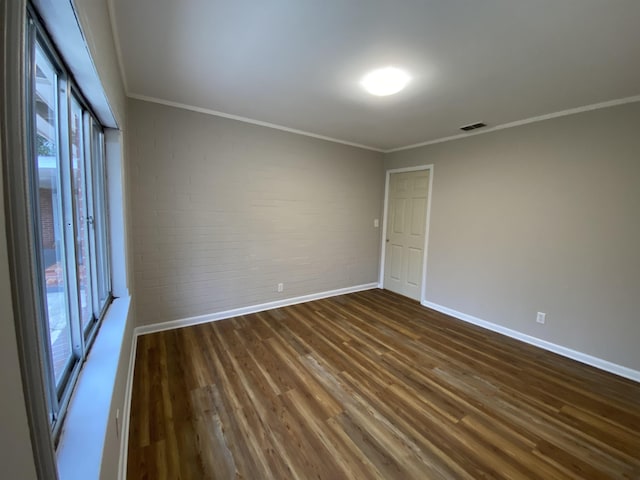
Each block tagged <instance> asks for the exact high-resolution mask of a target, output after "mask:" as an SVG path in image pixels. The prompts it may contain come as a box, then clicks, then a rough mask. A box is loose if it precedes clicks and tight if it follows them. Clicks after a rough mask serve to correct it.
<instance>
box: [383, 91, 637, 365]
mask: <svg viewBox="0 0 640 480" xmlns="http://www.w3.org/2000/svg"><path fill="white" fill-rule="evenodd" d="M638 125H640V103H634V104H628V105H624V106H619V107H614V108H607V109H602V110H597V111H591V112H586V113H581V114H577V115H571V116H566V117H562V118H557V119H553V120H547V121H544V122H539V123H533V124H529V125H525V126H521V127H517V128H511V129H507V130H502V131H497V132H491V133H487V134H483V135H478V136H473V137H469V138H467V139H463V140H457V141H451V142H446V143H441V144H435V145H431V146H427V147H422V148H416V149H412V150H406V151H401V152H396V153H393V154H390V155H387V157H386V159H385V166H386V168H399V167H406V166H411V165H418V164H434V165H435V168H434V176H433V192H432V209H431V229H430V238H429V252H428V267H427V284H426V294H427V300H428V301H430V302H433V303H436V304H439V305H442V306H444V307H448V308H451V309H454V310H457V311H459V312H462V313H465V314H468V315H473V316H475V317H479V318H481V319H483V320H486V321H489V322H493V323H497V324H499V325H502V326H504V327H508V328H511V329H513V330H517V331H519V332H522V333H525V334H528V335H532V336H534V337H537V338H540V339H543V340H547V341H550V342H552V343H555V344H558V345H562V346H565V347H568V348H571V349H573V350H577V351H580V352H583V353H587V354H590V355H593V356H595V357H598V358H601V359H604V360H608V361H611V362H614V363H617V364H619V365H623V366H626V367H629V368H632V369H635V370H640V348H638V340H639V339H640V317H639V316H638V312H639V311H640V276H639V275H638V272H640V249H639V248H638V247H639V246H640V186H639V181H640V136H639V135H638V131H637V129H638ZM537 311H542V312H546V313H547V322H546V324H545V325H539V324H537V323H536V322H535V316H536V312H537Z"/></svg>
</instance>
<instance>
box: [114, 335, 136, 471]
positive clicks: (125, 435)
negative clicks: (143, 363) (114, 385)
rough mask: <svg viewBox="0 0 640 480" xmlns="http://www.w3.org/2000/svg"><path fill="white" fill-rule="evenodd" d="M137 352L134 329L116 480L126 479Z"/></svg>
mask: <svg viewBox="0 0 640 480" xmlns="http://www.w3.org/2000/svg"><path fill="white" fill-rule="evenodd" d="M137 350H138V335H137V334H136V331H135V329H134V331H133V335H132V338H131V354H130V355H129V369H128V370H127V383H126V386H125V391H124V407H123V409H122V417H121V418H122V423H121V426H122V428H121V429H120V461H119V464H118V480H126V478H127V460H128V458H129V419H130V416H131V393H132V390H133V373H134V370H135V364H136V352H137Z"/></svg>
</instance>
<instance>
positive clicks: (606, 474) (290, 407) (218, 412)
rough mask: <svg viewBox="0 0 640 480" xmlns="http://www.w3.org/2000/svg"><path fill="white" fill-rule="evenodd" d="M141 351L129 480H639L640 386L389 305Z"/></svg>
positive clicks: (301, 315)
mask: <svg viewBox="0 0 640 480" xmlns="http://www.w3.org/2000/svg"><path fill="white" fill-rule="evenodd" d="M138 342H139V343H138V350H137V357H136V366H135V377H134V385H133V393H132V410H131V423H130V435H129V457H128V462H129V463H128V478H129V479H130V480H137V479H149V480H162V479H171V480H173V479H182V480H186V479H199V480H200V479H214V478H215V479H218V478H220V479H229V478H244V479H270V478H273V479H331V480H336V479H343V478H345V479H346V478H353V479H370V478H371V479H403V480H404V479H453V478H455V479H457V478H460V479H481V478H510V479H520V478H522V479H544V480H549V479H556V478H557V479H564V478H567V479H605V478H606V479H625V478H631V479H640V384H638V383H634V382H632V381H628V380H625V379H623V378H620V377H616V376H614V375H611V374H607V373H604V372H601V371H599V370H596V369H594V368H591V367H588V366H585V365H582V364H579V363H577V362H574V361H572V360H568V359H566V358H562V357H559V356H557V355H554V354H552V353H549V352H545V351H543V350H540V349H537V348H535V347H532V346H529V345H526V344H523V343H520V342H518V341H515V340H512V339H509V338H507V337H503V336H501V335H498V334H495V333H492V332H489V331H486V330H483V329H481V328H478V327H475V326H472V325H468V324H465V323H463V322H460V321H458V320H454V319H451V318H449V317H447V316H445V315H442V314H440V313H437V312H434V311H431V310H428V309H425V308H423V307H421V306H420V305H419V304H418V303H416V302H413V301H411V300H408V299H405V298H403V297H401V296H398V295H395V294H393V293H390V292H387V291H383V290H370V291H366V292H361V293H355V294H351V295H345V296H340V297H333V298H329V299H325V300H319V301H315V302H310V303H306V304H300V305H295V306H291V307H285V308H280V309H277V310H271V311H267V312H262V313H257V314H253V315H246V316H241V317H237V318H233V319H229V320H224V321H220V322H215V323H209V324H204V325H199V326H194V327H188V328H183V329H179V330H172V331H167V332H162V333H156V334H151V335H146V336H143V337H140V338H139V340H138Z"/></svg>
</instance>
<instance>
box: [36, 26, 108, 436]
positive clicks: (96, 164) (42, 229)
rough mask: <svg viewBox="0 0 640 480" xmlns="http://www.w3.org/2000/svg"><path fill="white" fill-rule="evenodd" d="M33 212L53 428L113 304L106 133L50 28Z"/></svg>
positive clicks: (43, 40)
mask: <svg viewBox="0 0 640 480" xmlns="http://www.w3.org/2000/svg"><path fill="white" fill-rule="evenodd" d="M27 45H28V57H29V69H28V70H27V72H28V74H27V89H26V90H27V97H28V106H29V126H30V128H29V137H28V145H29V153H30V154H29V165H28V168H27V171H28V175H29V178H30V192H29V193H30V198H29V202H30V208H29V209H30V211H31V214H32V216H33V221H32V228H33V229H34V231H33V238H35V239H36V240H35V245H33V246H32V251H33V254H34V258H36V259H37V262H36V265H37V267H36V270H37V271H36V272H35V274H36V280H37V286H38V291H39V293H40V299H41V300H40V301H41V303H42V305H41V309H40V311H41V313H42V315H41V316H42V319H41V321H42V327H43V328H42V329H41V331H42V332H43V333H42V337H43V338H42V339H40V340H41V341H40V345H41V346H42V349H43V353H44V355H42V357H43V358H44V363H45V365H44V366H43V367H44V373H45V375H44V376H45V381H46V384H47V385H46V389H47V393H48V406H49V413H50V421H51V428H52V432H53V434H54V437H56V438H57V434H58V432H59V431H60V425H61V419H62V418H63V416H64V412H65V408H66V405H67V403H68V401H69V397H70V394H71V390H72V389H73V385H74V383H75V380H76V378H77V376H78V373H79V370H80V368H81V366H82V362H83V360H84V359H85V358H86V355H87V352H88V349H89V347H90V345H91V342H92V340H93V338H94V336H95V334H96V332H97V330H98V327H99V325H100V320H101V318H102V316H103V315H104V313H105V310H106V308H107V306H108V305H109V303H110V301H111V293H110V292H111V286H110V272H109V249H108V241H107V235H108V232H107V224H108V222H107V219H108V212H107V201H106V187H105V182H106V173H105V162H104V149H105V145H104V133H103V130H102V127H101V126H100V123H99V122H98V120H97V119H96V116H95V115H94V114H93V113H92V111H91V109H90V108H89V107H88V106H87V104H86V102H85V101H84V99H83V97H82V94H81V92H80V91H79V89H78V88H77V87H76V85H75V83H74V81H73V79H72V78H71V77H70V75H69V74H68V73H67V71H66V69H65V67H64V65H63V63H62V61H61V60H60V59H59V57H58V56H57V54H56V51H55V48H54V47H53V46H52V44H51V43H50V42H49V40H48V38H47V36H46V33H45V32H44V30H43V28H42V27H41V26H40V25H39V24H38V22H37V20H35V18H33V16H31V18H30V21H29V30H28V41H27Z"/></svg>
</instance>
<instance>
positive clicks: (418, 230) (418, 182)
mask: <svg viewBox="0 0 640 480" xmlns="http://www.w3.org/2000/svg"><path fill="white" fill-rule="evenodd" d="M387 195H388V196H389V198H388V204H387V236H386V251H385V262H384V288H386V289H388V290H391V291H392V292H396V293H399V294H400V295H404V296H406V297H409V298H413V299H414V300H420V292H421V291H422V277H423V275H422V265H423V263H424V262H423V260H424V240H425V238H424V236H425V231H426V221H427V200H428V198H429V170H418V171H414V172H403V173H392V174H391V175H390V178H389V192H388V193H387Z"/></svg>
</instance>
